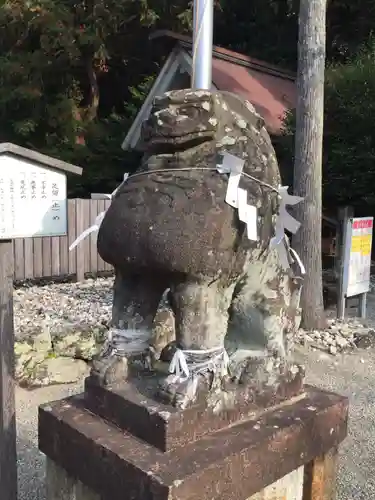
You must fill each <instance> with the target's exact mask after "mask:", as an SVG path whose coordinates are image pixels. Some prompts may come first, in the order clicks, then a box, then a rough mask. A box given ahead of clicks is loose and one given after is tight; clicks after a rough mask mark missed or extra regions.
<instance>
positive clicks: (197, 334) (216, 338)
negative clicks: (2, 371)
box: [93, 90, 301, 407]
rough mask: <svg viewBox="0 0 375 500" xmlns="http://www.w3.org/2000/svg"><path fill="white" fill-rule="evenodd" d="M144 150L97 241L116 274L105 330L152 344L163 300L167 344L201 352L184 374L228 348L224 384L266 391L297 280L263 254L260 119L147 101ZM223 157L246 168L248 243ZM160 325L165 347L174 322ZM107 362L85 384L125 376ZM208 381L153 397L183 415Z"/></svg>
mask: <svg viewBox="0 0 375 500" xmlns="http://www.w3.org/2000/svg"><path fill="white" fill-rule="evenodd" d="M142 142H143V150H144V158H143V160H142V163H141V165H140V167H139V168H138V170H137V171H136V173H135V175H132V176H130V177H129V179H128V180H127V182H125V183H123V184H122V186H121V187H120V188H119V189H118V190H117V192H116V195H115V197H114V199H113V201H112V203H111V206H110V207H109V209H108V211H107V213H106V215H105V217H104V220H103V222H102V224H101V227H100V230H99V234H98V250H99V253H100V255H101V257H102V258H103V259H104V260H105V261H107V262H109V263H110V264H112V265H114V267H115V270H116V278H115V285H114V302H113V317H112V324H113V326H114V328H116V329H120V330H122V331H123V332H128V334H129V333H130V334H131V335H133V337H134V335H135V336H136V335H138V336H139V335H141V336H142V339H143V340H142V342H140V345H142V343H143V346H144V345H147V344H152V342H153V334H152V328H153V320H154V317H155V314H156V311H157V308H158V304H159V301H160V298H161V296H162V294H163V293H164V291H165V290H166V289H168V288H170V292H169V301H170V306H171V309H172V310H173V313H174V329H175V339H176V344H177V346H178V347H179V348H180V349H182V350H183V351H185V352H186V351H189V350H193V351H198V352H194V353H193V354H192V353H190V354H187V355H188V356H189V360H188V364H189V365H190V366H193V364H194V363H199V362H202V361H206V359H207V356H208V355H207V354H205V353H204V351H207V350H212V349H214V348H220V347H222V346H223V345H224V344H225V345H226V347H227V350H228V352H229V354H230V355H231V363H230V368H231V373H232V374H233V376H231V382H237V383H240V384H241V383H248V382H249V383H250V379H251V378H255V379H257V378H259V385H260V386H262V384H263V385H265V384H271V383H272V379H275V376H274V374H275V373H277V371H278V369H279V365H280V363H285V362H286V361H287V358H288V354H289V352H290V346H291V345H292V343H293V339H294V336H295V334H296V332H297V329H298V325H299V319H300V311H299V295H300V288H301V280H300V279H299V276H298V273H297V274H296V275H295V274H294V271H295V269H294V270H292V269H289V270H288V271H285V269H284V268H283V267H282V265H281V262H280V259H279V256H278V253H277V251H276V250H270V240H271V238H272V237H273V236H274V234H275V224H276V218H277V215H278V211H279V196H278V188H279V185H280V182H281V181H280V174H279V169H278V165H277V161H276V156H275V152H274V150H273V147H272V144H271V140H270V138H269V136H268V133H267V131H266V129H265V127H264V121H263V119H262V118H261V117H260V116H259V115H258V114H257V113H256V112H255V110H254V108H253V106H252V105H251V104H250V103H248V102H247V101H244V100H243V99H241V98H240V97H238V96H236V95H234V94H231V93H226V92H222V93H219V92H208V91H192V90H183V91H180V90H179V91H172V92H167V93H166V94H164V95H163V96H162V97H160V98H157V99H156V100H155V103H154V106H153V109H152V112H151V115H150V118H149V119H148V120H147V122H145V124H144V128H143V134H142ZM224 153H230V154H232V155H234V156H236V157H238V158H239V159H240V160H243V161H244V169H243V172H244V174H243V175H242V176H241V180H240V187H241V188H243V189H245V190H246V192H247V202H248V204H250V205H253V206H255V207H256V209H257V221H256V223H257V231H258V239H257V241H252V240H249V239H248V237H247V232H246V225H245V224H244V223H243V222H241V221H240V220H239V216H238V212H237V210H236V209H234V208H233V207H232V206H230V205H229V204H228V203H226V202H225V198H226V191H227V187H228V176H227V175H226V174H222V173H219V172H217V165H218V164H220V163H221V162H222V157H223V154H224ZM249 176H250V177H249ZM166 316H167V318H166V319H168V321H170V326H168V327H167V328H163V329H162V332H163V335H167V337H168V339H167V338H163V339H162V340H163V341H164V342H166V343H167V340H169V338H170V335H171V333H172V331H173V324H172V319H173V318H171V316H170V315H169V314H168V315H167V314H166ZM159 337H160V335H159ZM158 343H159V344H160V343H162V342H161V341H160V342H159V340H158ZM132 349H133V348H132ZM140 351H142V352H140V353H138V354H139V359H138V360H137V362H139V361H141V362H142V363H144V365H145V366H146V367H147V366H148V367H149V366H150V365H152V363H153V356H154V355H155V353H152V352H151V354H150V353H148V349H147V348H145V347H142V348H140ZM151 351H152V350H151ZM159 351H160V349H159V350H158V352H156V356H154V357H156V358H157V355H158V353H159ZM114 352H115V355H114V356H112V357H111V356H108V350H107V351H106V353H105V356H104V357H103V358H102V359H98V360H97V361H96V360H94V369H93V376H95V377H96V379H97V380H102V383H104V384H105V383H108V381H109V380H110V381H111V382H113V381H114V380H115V379H116V373H118V378H119V379H121V378H122V377H123V376H124V371H123V365H122V364H121V363H119V362H118V356H119V349H116V350H115V351H114ZM131 354H132V356H133V354H134V349H133V350H132V353H131ZM129 357H130V356H129ZM211 357H212V356H211ZM133 361H134V360H133V358H132V359H131V363H133ZM210 366H212V365H210ZM213 371H214V372H215V374H214V376H213V377H212V370H211V369H210V370H206V371H204V370H201V371H200V372H199V374H193V376H192V377H189V378H188V379H185V380H182V379H181V378H179V379H176V377H167V378H166V380H165V382H164V383H163V384H162V387H161V390H160V395H161V396H162V397H163V398H166V399H167V400H168V399H169V401H170V402H171V403H172V404H174V405H177V406H181V407H184V406H186V405H188V404H192V403H193V401H194V398H195V397H196V395H197V394H198V393H200V392H206V393H207V392H210V391H211V390H212V389H213V387H214V388H215V391H216V392H218V393H220V391H222V390H223V382H225V380H224V378H225V376H224V375H222V374H218V373H219V372H220V373H221V372H222V373H224V371H225V370H222V369H221V368H220V370H218V372H216V371H215V370H213Z"/></svg>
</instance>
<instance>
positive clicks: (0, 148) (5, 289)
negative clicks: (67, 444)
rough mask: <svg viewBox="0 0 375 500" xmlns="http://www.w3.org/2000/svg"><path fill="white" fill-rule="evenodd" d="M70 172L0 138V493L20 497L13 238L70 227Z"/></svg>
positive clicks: (6, 499)
mask: <svg viewBox="0 0 375 500" xmlns="http://www.w3.org/2000/svg"><path fill="white" fill-rule="evenodd" d="M68 173H73V174H78V175H81V174H82V169H81V168H79V167H76V166H74V165H70V164H68V163H65V162H62V161H60V160H56V159H54V158H50V157H49V156H45V155H42V154H40V153H36V152H35V151H31V150H29V149H25V148H22V147H19V146H16V145H15V144H10V143H3V144H0V498H1V500H17V455H16V413H15V398H14V386H15V381H14V369H15V366H14V326H13V245H12V239H13V238H28V237H31V236H58V235H61V234H66V232H67V214H66V212H67V210H66V203H67V200H66V198H67V190H66V176H67V174H68Z"/></svg>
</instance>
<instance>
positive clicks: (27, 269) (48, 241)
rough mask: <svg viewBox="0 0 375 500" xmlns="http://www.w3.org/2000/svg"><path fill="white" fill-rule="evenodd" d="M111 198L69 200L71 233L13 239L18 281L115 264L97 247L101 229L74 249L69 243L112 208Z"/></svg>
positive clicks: (80, 274)
mask: <svg viewBox="0 0 375 500" xmlns="http://www.w3.org/2000/svg"><path fill="white" fill-rule="evenodd" d="M109 204H110V200H83V199H72V200H68V234H67V236H55V237H48V238H45V237H43V238H17V239H15V240H14V241H13V255H14V279H15V280H16V281H19V280H26V279H38V278H52V277H64V276H70V275H76V277H77V280H78V281H81V280H82V279H83V278H84V275H85V273H92V274H97V273H101V272H108V271H111V270H112V267H111V266H110V265H109V264H107V263H106V262H104V261H103V259H101V258H100V257H99V255H98V252H97V249H96V238H97V233H96V232H93V233H91V234H90V235H89V236H88V237H87V238H86V239H85V240H83V241H82V242H81V243H80V244H79V245H78V246H77V247H76V248H75V249H74V250H72V251H71V252H69V246H70V245H71V243H72V242H73V241H74V240H75V239H76V238H77V236H79V235H80V234H81V233H82V231H84V230H85V229H87V228H88V227H90V226H91V225H92V224H93V222H94V221H95V217H96V216H97V215H98V214H99V213H100V212H103V211H104V210H105V209H106V208H108V206H109Z"/></svg>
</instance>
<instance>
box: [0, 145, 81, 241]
mask: <svg viewBox="0 0 375 500" xmlns="http://www.w3.org/2000/svg"><path fill="white" fill-rule="evenodd" d="M69 172H70V173H76V174H80V173H81V172H82V169H80V168H79V167H75V166H73V165H70V164H66V163H64V162H61V161H59V160H55V159H54V158H50V157H48V156H45V155H41V154H39V153H36V152H35V151H31V150H28V149H25V148H20V147H19V146H15V145H12V144H10V145H9V144H1V145H0V239H2V240H9V239H13V238H30V237H36V236H62V235H66V234H67V173H69Z"/></svg>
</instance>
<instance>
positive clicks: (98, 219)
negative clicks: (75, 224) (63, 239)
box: [69, 212, 105, 252]
mask: <svg viewBox="0 0 375 500" xmlns="http://www.w3.org/2000/svg"><path fill="white" fill-rule="evenodd" d="M104 216H105V212H101V213H100V214H99V215H98V216H97V217H96V219H95V222H94V224H93V225H92V226H90V227H88V228H87V229H85V230H84V231H83V233H81V234H80V235H79V236H78V238H77V239H75V240H74V241H73V243H72V244H71V245H70V247H69V252H70V251H72V250H73V248H75V247H76V246H77V245H79V244H80V243H81V241H83V240H84V239H85V238H87V236H88V235H89V234H91V233H93V232H94V231H99V228H100V225H101V223H102V222H103V219H104Z"/></svg>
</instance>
